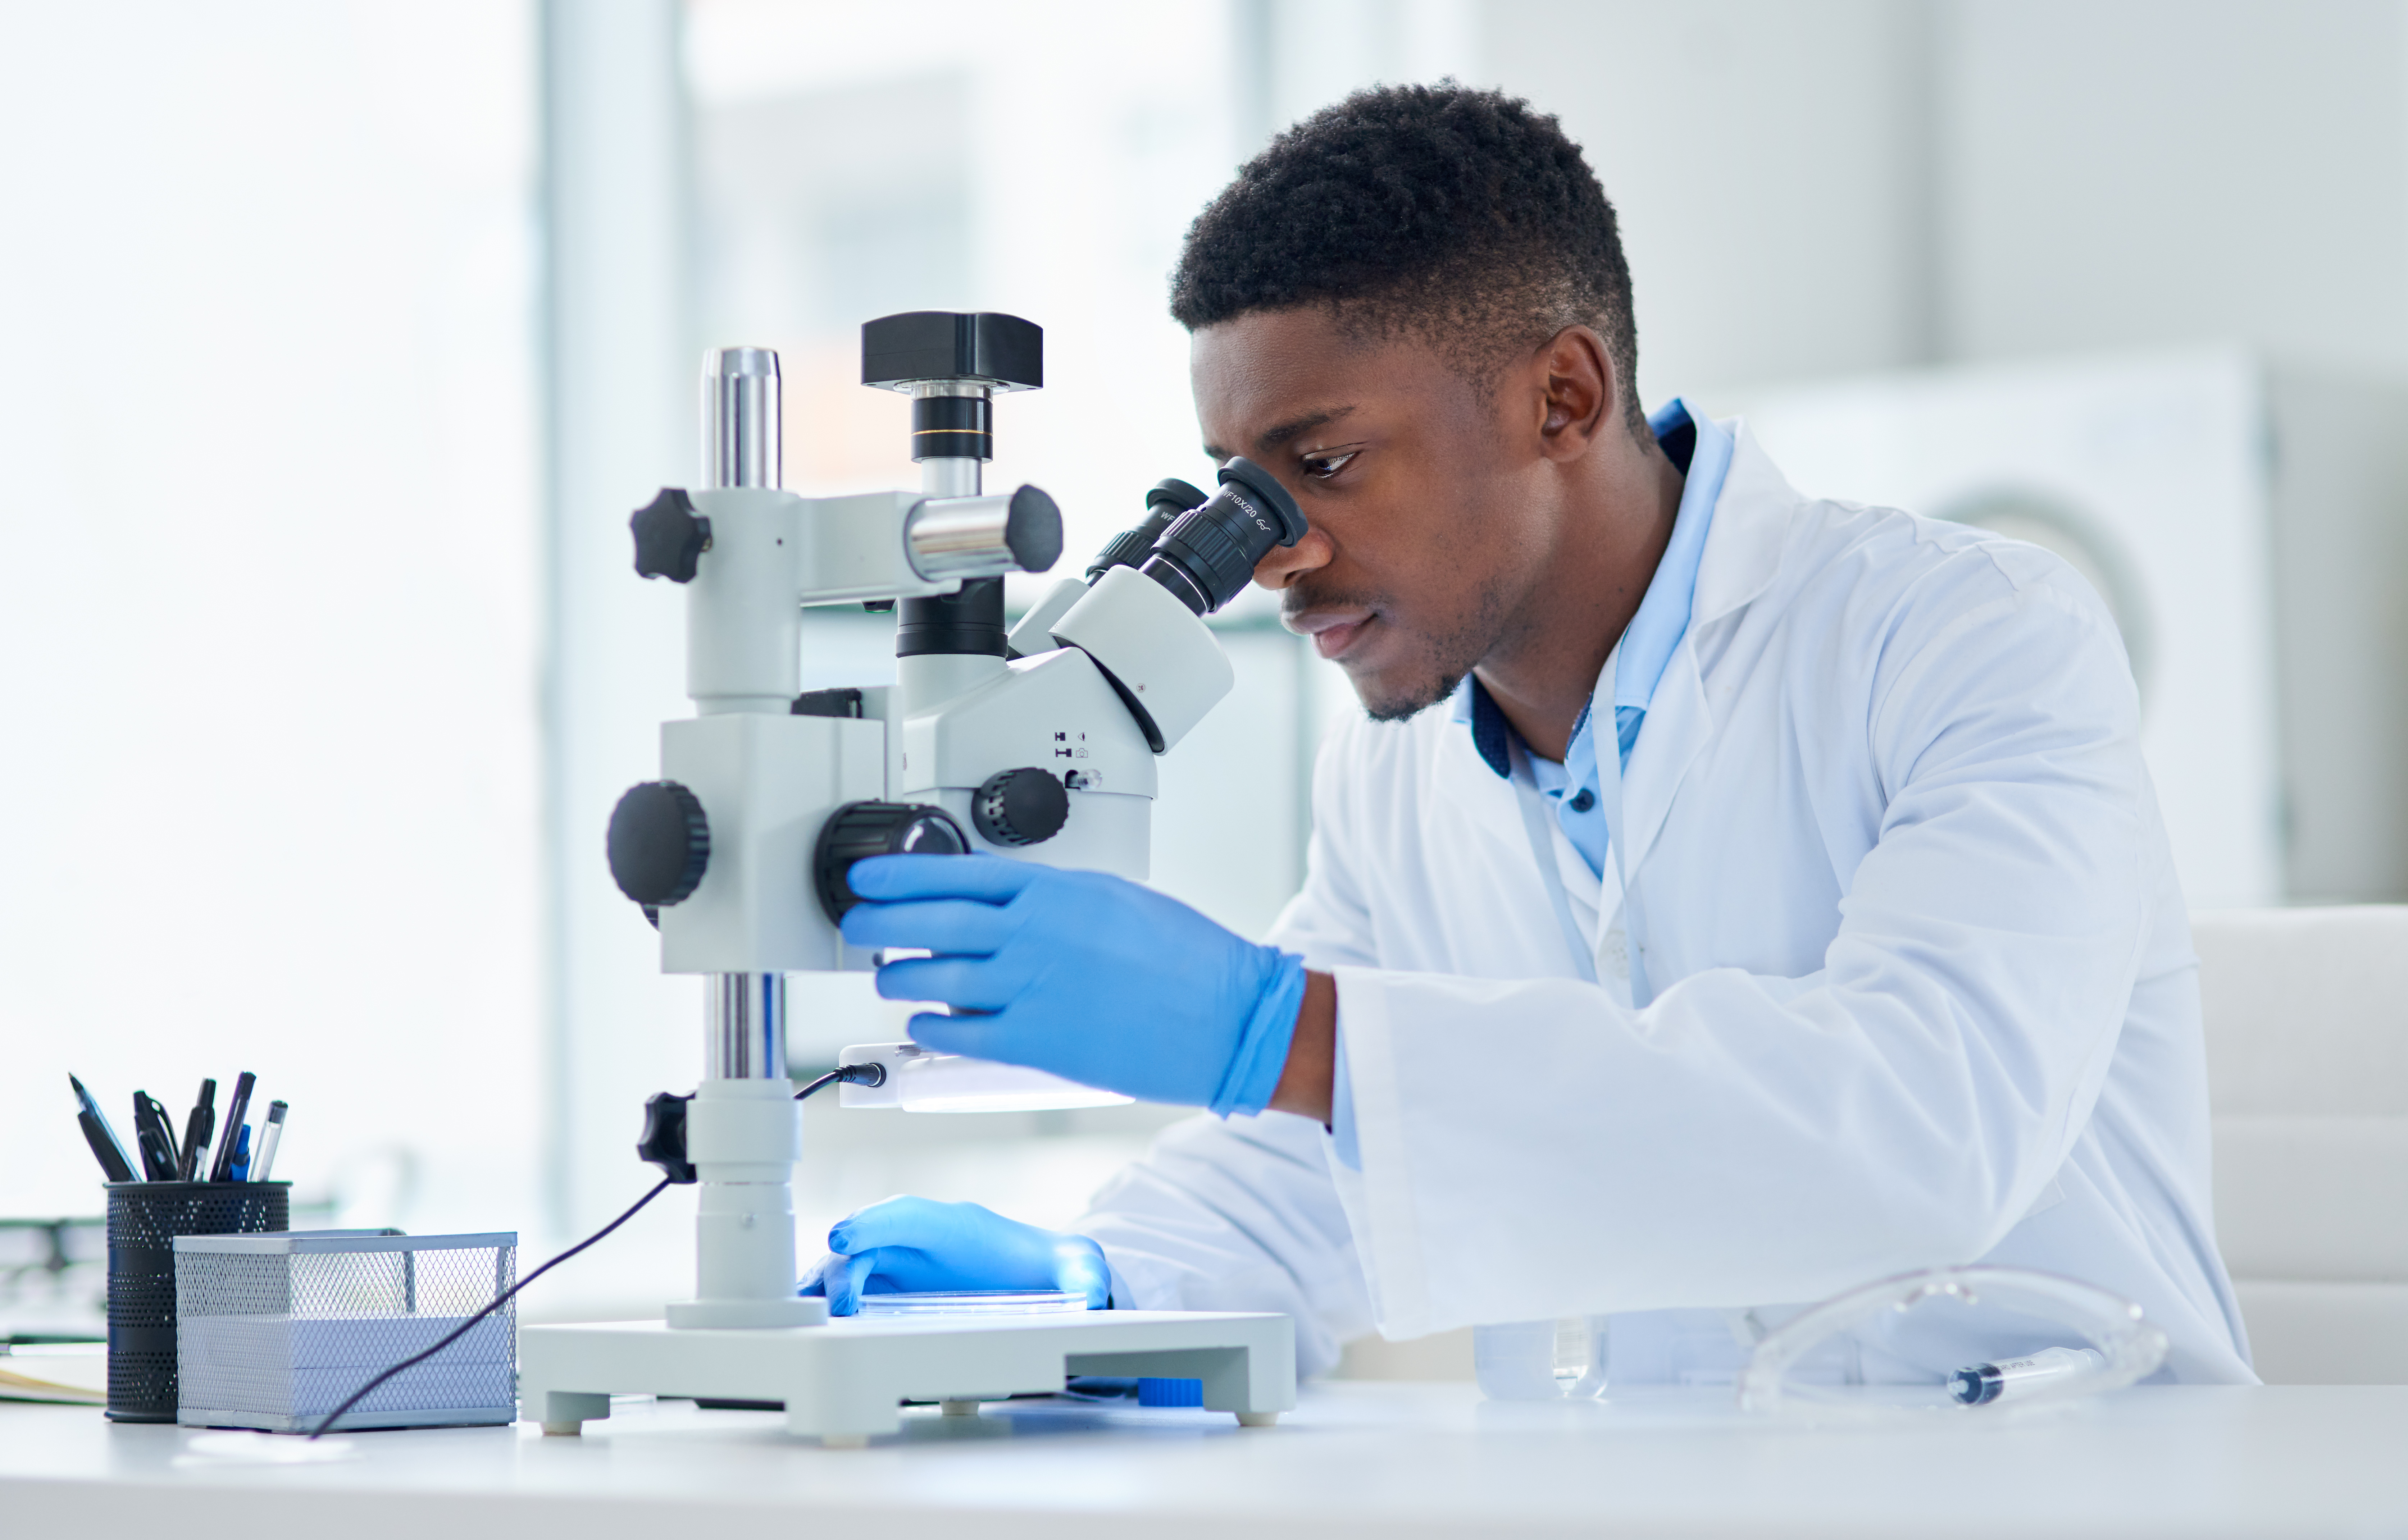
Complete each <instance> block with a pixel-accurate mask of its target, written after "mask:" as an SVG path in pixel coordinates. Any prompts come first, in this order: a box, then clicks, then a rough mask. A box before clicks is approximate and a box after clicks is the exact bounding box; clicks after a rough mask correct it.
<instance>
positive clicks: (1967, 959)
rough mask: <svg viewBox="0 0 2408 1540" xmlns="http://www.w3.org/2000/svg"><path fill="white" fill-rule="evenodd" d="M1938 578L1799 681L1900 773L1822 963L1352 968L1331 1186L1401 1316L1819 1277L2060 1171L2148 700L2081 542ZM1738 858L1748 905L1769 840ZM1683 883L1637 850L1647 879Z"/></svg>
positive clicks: (1691, 1298)
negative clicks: (1643, 973)
mask: <svg viewBox="0 0 2408 1540" xmlns="http://www.w3.org/2000/svg"><path fill="white" fill-rule="evenodd" d="M2034 554H2035V556H2036V553H2034ZM2040 560H2045V559H2044V558H2042V559H2040ZM1969 563H1971V564H1969ZM1983 563H1989V564H1987V565H1984V564H1983ZM1929 586H1930V587H1931V588H1932V589H1933V590H1934V591H1935V592H1931V593H1928V594H1925V595H1922V596H1920V597H1918V596H1917V595H1914V594H1910V595H1908V596H1907V597H1906V598H1905V599H1904V600H1902V601H1900V603H1899V612H1898V613H1897V614H1895V615H1893V616H1891V617H1888V618H1887V619H1886V620H1885V621H1884V623H1883V624H1882V625H1880V626H1877V627H1866V628H1862V629H1858V630H1856V633H1855V634H1856V635H1857V636H1859V637H1865V638H1869V640H1866V641H1865V642H1864V643H1863V646H1864V648H1865V649H1868V650H1869V651H1870V652H1871V658H1870V659H1869V660H1867V659H1857V660H1849V659H1845V658H1842V657H1839V656H1837V655H1836V654H1834V655H1832V656H1828V657H1824V658H1820V659H1816V658H1804V659H1801V660H1799V663H1797V665H1796V666H1797V667H1798V668H1799V671H1800V672H1799V677H1798V678H1796V679H1794V680H1792V681H1791V682H1790V684H1789V685H1788V686H1786V687H1785V688H1789V689H1790V690H1792V692H1793V695H1794V698H1796V699H1798V700H1799V701H1801V702H1804V703H1808V704H1810V705H1811V706H1813V707H1814V708H1816V709H1824V708H1826V707H1828V706H1829V705H1830V703H1832V702H1834V701H1835V700H1836V701H1839V702H1841V709H1840V711H1839V712H1838V713H1837V714H1838V715H1843V716H1845V718H1846V720H1845V721H1844V722H1843V723H1842V730H1844V731H1847V732H1851V733H1853V732H1858V731H1862V732H1865V733H1867V734H1869V737H1870V740H1871V743H1870V752H1869V753H1868V755H1867V756H1866V765H1867V773H1868V774H1869V775H1870V776H1872V777H1878V780H1879V786H1878V789H1877V791H1875V792H1873V793H1871V794H1873V795H1877V797H1878V799H1879V800H1878V802H1877V803H1875V804H1874V806H1876V807H1877V808H1878V810H1879V819H1880V821H1879V828H1878V834H1877V838H1876V843H1875V844H1874V846H1873V848H1871V851H1870V853H1869V854H1867V855H1866V856H1865V857H1864V859H1863V860H1862V861H1861V863H1858V864H1857V866H1856V870H1855V871H1854V873H1853V874H1849V873H1845V872H1842V873H1840V874H1839V875H1840V877H1841V882H1842V891H1843V896H1842V898H1841V900H1840V910H1841V913H1840V920H1839V926H1838V931H1837V934H1836V935H1835V937H1834V939H1833V940H1832V941H1831V943H1830V944H1829V946H1828V950H1827V951H1826V953H1825V955H1824V958H1823V964H1824V965H1823V967H1822V968H1821V970H1820V971H1818V972H1815V973H1813V974H1811V975H1809V976H1808V977H1795V978H1792V977H1768V976H1763V975H1756V974H1751V973H1748V972H1744V971H1742V970H1740V969H1737V968H1727V967H1726V968H1710V969H1707V970H1705V971H1701V972H1697V973H1693V974H1691V975H1690V976H1689V977H1684V978H1681V979H1679V980H1678V981H1677V982H1675V983H1672V984H1671V985H1670V987H1668V988H1664V989H1663V990H1662V991H1661V992H1659V993H1658V994H1657V995H1656V998H1655V999H1654V1000H1653V1001H1652V1002H1651V1003H1650V1004H1648V1005H1646V1006H1645V1007H1644V1008H1641V1009H1637V1010H1633V1009H1631V1008H1630V1007H1628V1006H1626V1005H1618V1004H1616V1003H1615V1002H1614V1000H1613V999H1612V998H1611V997H1610V996H1609V995H1608V994H1607V993H1606V992H1605V991H1601V990H1600V989H1598V987H1597V986H1595V985H1591V984H1586V983H1583V982H1580V981H1577V980H1558V979H1538V980H1496V979H1480V978H1467V977H1447V976H1438V975H1428V974H1421V975H1415V974H1400V973H1393V972H1382V971H1379V970H1376V969H1371V968H1363V967H1342V968H1340V969H1339V970H1338V971H1337V977H1338V997H1339V1016H1340V1030H1341V1031H1342V1032H1343V1034H1345V1041H1346V1044H1347V1057H1348V1065H1349V1073H1350V1075H1351V1077H1352V1087H1351V1089H1352V1091H1353V1094H1354V1105H1355V1118H1356V1127H1357V1132H1358V1135H1359V1140H1360V1148H1361V1153H1362V1169H1361V1170H1360V1172H1347V1171H1344V1170H1340V1171H1338V1172H1337V1173H1336V1174H1335V1176H1336V1185H1337V1187H1338V1190H1339V1191H1340V1196H1341V1199H1342V1201H1343V1202H1344V1204H1345V1206H1346V1208H1347V1211H1348V1214H1349V1217H1350V1219H1351V1221H1352V1226H1351V1228H1352V1231H1353V1233H1354V1236H1355V1244H1356V1246H1357V1247H1358V1248H1359V1249H1360V1251H1361V1254H1362V1256H1363V1258H1364V1263H1365V1267H1366V1271H1367V1274H1368V1276H1369V1289H1370V1291H1371V1297H1372V1302H1373V1305H1374V1310H1375V1314H1376V1317H1377V1319H1378V1322H1379V1325H1380V1328H1381V1330H1382V1331H1383V1333H1385V1334H1387V1335H1389V1336H1392V1337H1398V1336H1411V1335H1416V1334H1420V1333H1426V1332H1432V1331H1438V1330H1442V1329H1445V1328H1448V1327H1453V1326H1457V1325H1462V1324H1466V1323H1472V1322H1479V1321H1496V1320H1519V1319H1537V1318H1543V1317H1550V1316H1564V1315H1571V1314H1582V1313H1592V1312H1601V1311H1620V1310H1640V1309H1656V1308H1667V1307H1678V1306H1743V1305H1752V1304H1756V1303H1760V1302H1765V1301H1804V1300H1813V1299H1817V1298H1821V1297H1824V1296H1827V1295H1829V1294H1832V1293H1835V1292H1837V1291H1839V1290H1842V1289H1845V1288H1848V1287H1851V1286H1854V1285H1856V1284H1860V1283H1862V1282H1864V1281H1866V1280H1868V1279H1870V1278H1874V1277H1879V1276H1884V1275H1885V1274H1891V1273H1897V1272H1901V1271H1905V1270H1908V1269H1911V1268H1915V1267H1923V1266H1932V1265H1942V1264H1949V1263H1960V1262H1971V1261H1972V1260H1974V1259H1975V1258H1978V1257H1980V1256H1981V1255H1983V1254H1984V1253H1985V1252H1986V1251H1988V1250H1989V1249H1990V1248H1992V1247H1993V1246H1994V1245H1996V1244H1997V1243H1998V1241H1999V1240H2000V1237H2001V1236H2002V1235H2003V1234H2004V1233H2006V1231H2007V1230H2008V1229H2009V1228H2011V1227H2012V1226H2013V1225H2014V1223H2015V1222H2016V1221H2017V1219H2019V1218H2020V1217H2021V1216H2022V1215H2023V1213H2024V1212H2025V1211H2026V1210H2027V1209H2028V1207H2029V1206H2030V1205H2032V1204H2033V1202H2034V1200H2035V1198H2036V1197H2037V1196H2038V1195H2039V1194H2040V1192H2041V1191H2042V1190H2043V1189H2044V1188H2045V1186H2046V1185H2047V1183H2048V1182H2049V1180H2050V1179H2051V1176H2052V1175H2053V1174H2054V1173H2055V1172H2056V1171H2057V1168H2058V1166H2059V1165H2060V1164H2061V1163H2062V1162H2063V1161H2064V1159H2065V1157H2066V1155H2067V1153H2068V1151H2069V1150H2070V1148H2071V1144H2072V1141H2073V1140H2074V1139H2075V1138H2076V1137H2077V1135H2078V1134H2079V1133H2080V1131H2081V1129H2082V1127H2083V1124H2084V1121H2085V1119H2086V1118H2087V1117H2088V1114H2089V1110H2090V1107H2091V1105H2092V1104H2093V1102H2094V1101H2095V1099H2096V1097H2097V1095H2098V1092H2099V1090H2100V1084H2101V1083H2102V1080H2103V1078H2104V1076H2105V1073H2106V1069H2107V1065H2108V1062H2109V1060H2110V1057H2111V1055H2112V1054H2113V1051H2114V1046H2115V1041H2116V1035H2117V1032H2118V1029H2119V1026H2120V1023H2121V1021H2122V1019H2123V1014H2124V1011H2125V1008H2126V1005H2127V1003H2128V998H2129V994H2130V990H2131V985H2132V980H2133V977H2134V974H2135V970H2136V967H2137V961H2136V960H2137V956H2138V952H2139V948H2140V947H2141V944H2142V941H2143V936H2144V934H2145V925H2146V922H2147V916H2148V914H2149V912H2150V908H2151V904H2150V895H2151V893H2152V891H2153V889H2154V887H2155V885H2156V883H2157V881H2158V879H2159V876H2160V874H2159V872H2158V871H2157V870H2156V869H2155V867H2156V858H2155V857H2154V856H2153V855H2151V853H2150V852H2151V851H2152V850H2154V849H2155V848H2156V847H2155V846H2154V845H2153V844H2152V842H2151V841H2150V840H2149V839H2148V838H2147V837H2146V834H2147V830H2148V828H2149V827H2150V826H2151V825H2150V824H2149V820H2150V819H2152V818H2153V817H2154V814H2153V811H2152V803H2151V793H2150V791H2149V788H2148V784H2147V778H2146V774H2145V772H2144V770H2143V767H2142V763H2141V759H2140V753H2139V749H2138V730H2139V724H2138V704H2137V700H2136V698H2135V696H2134V692H2133V689H2132V685H2131V679H2130V672H2129V668H2128V663H2126V661H2125V658H2124V655H2123V651H2122V648H2121V644H2120V642H2119V641H2118V640H2117V639H2116V638H2115V636H2114V634H2113V632H2112V630H2111V629H2110V628H2111V626H2112V622H2110V621H2109V620H2106V618H2105V616H2104V612H2103V610H2101V609H2100V606H2099V604H2098V602H2097V600H2096V598H2095V597H2094V596H2092V595H2090V594H2089V593H2087V592H2086V591H2084V590H2081V589H2079V588H2078V587H2077V586H2075V585H2074V584H2073V583H2072V581H2071V579H2070V578H2064V577H2063V576H2062V574H2061V573H2054V572H2051V571H2048V570H2042V571H2039V572H2037V573H2035V572H2033V571H2031V570H2025V571H2022V572H2010V571H2007V570H2006V569H2004V568H2002V567H2001V566H2000V565H1999V564H1997V559H1996V558H1995V557H1991V556H1985V555H1983V554H1981V553H1978V552H1975V553H1970V554H1968V555H1966V556H1964V557H1960V558H1958V559H1957V561H1956V562H1955V563H1952V564H1950V565H1949V566H1948V567H1946V568H1945V570H1944V581H1943V580H1942V579H1933V580H1932V581H1931V583H1930V585H1929ZM1849 669H1853V670H1854V671H1855V673H1856V675H1857V676H1858V677H1860V679H1861V681H1862V682H1861V688H1859V689H1858V690H1857V692H1856V700H1855V704H1854V706H1853V707H1852V708H1851V707H1849V706H1847V704H1846V698H1845V696H1844V694H1843V693H1842V692H1836V691H1834V690H1833V689H1832V688H1830V686H1829V684H1828V680H1829V678H1830V677H1831V675H1832V673H1833V671H1835V670H1840V671H1844V670H1849ZM1808 670H1812V671H1813V674H1812V675H1811V676H1810V675H1809V674H1808V672H1807V671H1808ZM1768 773H1769V772H1768ZM1708 837H1709V838H1710V837H1711V836H1708ZM1690 848H1693V849H1694V848H1699V847H1697V846H1695V845H1694V844H1693V845H1692V846H1691V847H1690ZM1716 857H1717V858H1716V859H1714V860H1713V861H1712V862H1711V863H1708V864H1709V865H1710V866H1711V867H1712V869H1713V870H1714V871H1717V872H1721V873H1726V874H1727V876H1726V877H1722V878H1721V879H1720V880H1721V881H1722V882H1723V883H1725V884H1727V890H1726V891H1727V892H1728V893H1729V894H1730V895H1731V897H1732V899H1733V901H1737V900H1738V899H1739V898H1740V897H1741V896H1742V890H1743V885H1744V884H1746V883H1747V882H1748V881H1749V880H1750V879H1751V873H1754V872H1757V871H1758V870H1759V865H1758V863H1752V862H1751V861H1750V860H1749V859H1748V853H1747V852H1745V851H1741V850H1732V851H1727V852H1716ZM1658 879H1659V878H1658V877H1657V874H1656V872H1654V871H1651V870H1650V869H1649V868H1648V867H1647V866H1646V865H1645V864H1644V863H1643V862H1642V863H1641V866H1640V868H1639V870H1638V871H1637V872H1636V873H1635V874H1634V875H1633V878H1632V887H1633V893H1632V900H1631V902H1632V903H1633V905H1644V904H1645V903H1646V901H1647V890H1648V887H1649V885H1650V883H1651V882H1652V881H1655V880H1658ZM1675 880H1681V881H1684V882H1689V883H1692V884H1694V883H1695V882H1697V881H1698V880H1699V877H1698V876H1697V874H1696V872H1695V871H1694V870H1691V871H1688V872H1684V873H1683V874H1681V875H1680V876H1679V877H1677V878H1675ZM1757 880H1761V878H1760V877H1758V878H1757ZM1746 896H1747V897H1749V898H1750V899H1752V900H1755V899H1761V898H1762V895H1746ZM1762 901H1766V902H1777V901H1778V899H1777V898H1774V899H1762Z"/></svg>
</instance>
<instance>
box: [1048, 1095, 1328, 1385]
mask: <svg viewBox="0 0 2408 1540" xmlns="http://www.w3.org/2000/svg"><path fill="white" fill-rule="evenodd" d="M1324 1138H1325V1135H1324V1134H1322V1132H1321V1125H1320V1124H1318V1123H1316V1122H1313V1121H1312V1120H1310V1119H1304V1118H1295V1117H1291V1116H1289V1115H1288V1114H1286V1113H1284V1112H1266V1113H1263V1114H1262V1115H1260V1116H1259V1117H1251V1118H1250V1117H1235V1118H1229V1119H1219V1118H1214V1117H1211V1116H1203V1117H1197V1118H1191V1119H1187V1120H1185V1121H1183V1122H1179V1123H1174V1124H1172V1125H1171V1126H1170V1127H1169V1128H1168V1129H1165V1130H1164V1131H1163V1132H1162V1134H1161V1136H1160V1137H1158V1138H1157V1139H1156V1140H1155V1141H1154V1148H1152V1149H1151V1150H1149V1151H1148V1152H1147V1154H1146V1157H1145V1159H1143V1160H1141V1161H1140V1162H1137V1163H1135V1164H1133V1165H1131V1166H1129V1167H1128V1168H1127V1169H1126V1170H1125V1171H1123V1172H1122V1173H1121V1174H1120V1175H1119V1176H1115V1177H1114V1178H1113V1179H1112V1180H1111V1182H1110V1183H1108V1184H1106V1186H1105V1187H1104V1189H1103V1190H1102V1191H1099V1192H1098V1193H1097V1194H1096V1197H1095V1201H1094V1203H1093V1205H1092V1206H1091V1207H1090V1210H1089V1212H1088V1213H1087V1215H1086V1217H1085V1218H1083V1219H1081V1220H1080V1221H1079V1223H1078V1224H1077V1225H1076V1226H1075V1227H1074V1228H1075V1229H1076V1230H1077V1231H1078V1233H1081V1234H1083V1235H1087V1236H1089V1237H1091V1238H1093V1239H1094V1240H1095V1241H1096V1243H1097V1245H1099V1246H1101V1247H1102V1248H1104V1256H1105V1258H1106V1260H1108V1261H1109V1262H1111V1268H1112V1282H1113V1290H1112V1303H1113V1304H1114V1305H1117V1306H1119V1307H1121V1308H1124V1309H1139V1310H1277V1311H1280V1312H1283V1314H1286V1315H1288V1316H1291V1317H1293V1318H1295V1320H1296V1357H1297V1374H1299V1375H1317V1374H1324V1373H1326V1372H1327V1371H1328V1370H1329V1369H1331V1368H1333V1367H1335V1366H1336V1364H1337V1362H1338V1351H1339V1348H1340V1347H1341V1346H1343V1345H1344V1344H1345V1343H1346V1342H1348V1341H1350V1340H1351V1339H1353V1338H1355V1337H1358V1336H1362V1335H1364V1334H1366V1333H1369V1331H1370V1329H1371V1311H1370V1303H1369V1298H1368V1296H1367V1295H1366V1293H1365V1291H1364V1286H1363V1270H1362V1266H1361V1264H1360V1263H1359V1262H1357V1261H1356V1260H1355V1248H1354V1246H1353V1244H1352V1242H1351V1240H1350V1238H1349V1236H1348V1234H1347V1230H1346V1216H1345V1213H1344V1212H1343V1211H1342V1210H1341V1209H1340V1206H1339V1203H1338V1195H1337V1193H1336V1192H1335V1191H1333V1190H1332V1189H1331V1187H1330V1184H1329V1172H1328V1165H1327V1162H1326V1160H1325V1159H1324V1158H1323V1155H1322V1150H1321V1147H1322V1143H1323V1141H1324Z"/></svg>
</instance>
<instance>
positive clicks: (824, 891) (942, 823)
mask: <svg viewBox="0 0 2408 1540" xmlns="http://www.w3.org/2000/svg"><path fill="white" fill-rule="evenodd" d="M969 848H970V842H969V836H968V835H967V834H963V833H962V826H961V825H960V824H958V823H955V822H954V821H953V817H952V815H950V814H948V813H947V812H946V811H945V810H944V809H943V808H941V807H930V806H925V805H923V804H919V803H910V802H849V803H846V804H845V805H844V806H841V807H839V808H838V809H837V810H836V811H835V812H833V813H830V814H829V815H828V820H827V822H825V823H824V824H822V825H821V826H820V838H819V845H818V848H815V849H814V850H812V852H811V887H812V890H813V891H816V892H817V893H818V894H819V899H820V907H821V909H822V910H824V911H825V913H826V915H827V917H828V919H829V920H842V919H843V918H844V912H845V911H846V910H847V909H850V908H852V907H853V905H856V904H858V903H860V902H861V895H860V894H859V893H856V892H854V891H853V885H852V884H851V883H849V882H847V881H846V880H845V874H846V873H847V872H850V871H852V870H853V863H854V862H856V861H861V860H864V859H866V858H867V857H870V856H892V855H923V856H959V855H968V853H969Z"/></svg>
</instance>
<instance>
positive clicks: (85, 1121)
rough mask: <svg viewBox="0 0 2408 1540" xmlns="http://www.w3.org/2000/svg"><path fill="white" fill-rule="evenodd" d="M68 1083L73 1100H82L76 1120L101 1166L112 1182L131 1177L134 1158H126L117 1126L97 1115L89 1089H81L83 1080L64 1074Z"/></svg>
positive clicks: (96, 1108) (132, 1177) (98, 1113)
mask: <svg viewBox="0 0 2408 1540" xmlns="http://www.w3.org/2000/svg"><path fill="white" fill-rule="evenodd" d="M67 1084H69V1085H71V1086H73V1087H75V1093H76V1100H77V1101H79V1102H80V1103H82V1104H83V1110H82V1111H81V1112H79V1113H77V1114H76V1121H77V1123H79V1124H80V1125H81V1126H82V1128H83V1138H84V1143H86V1144H88V1145H90V1146H92V1152H93V1154H94V1155H96V1156H98V1157H100V1169H101V1170H102V1171H104V1172H107V1173H108V1179H109V1180H110V1181H112V1182H130V1181H132V1180H134V1179H135V1178H134V1162H132V1161H129V1160H127V1159H126V1158H125V1147H124V1146H123V1145H122V1144H120V1143H119V1142H118V1139H117V1130H115V1129H113V1128H111V1127H109V1126H108V1119H106V1118H104V1117H102V1116H101V1115H100V1104H99V1103H98V1102H95V1101H93V1099H92V1092H91V1091H86V1090H84V1089H83V1082H82V1081H81V1080H79V1079H77V1078H76V1077H74V1076H72V1075H70V1076H68V1077H67Z"/></svg>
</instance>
